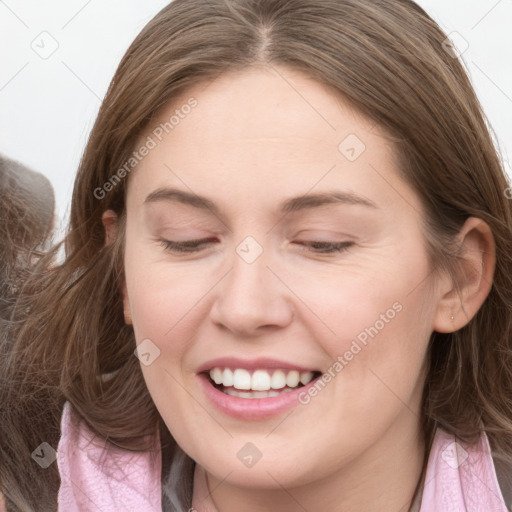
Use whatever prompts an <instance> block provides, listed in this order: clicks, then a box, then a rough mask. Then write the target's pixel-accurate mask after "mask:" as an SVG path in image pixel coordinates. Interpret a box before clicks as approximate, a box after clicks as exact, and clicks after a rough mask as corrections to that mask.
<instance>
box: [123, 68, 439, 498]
mask: <svg viewBox="0 0 512 512" xmlns="http://www.w3.org/2000/svg"><path fill="white" fill-rule="evenodd" d="M191 98H194V99H193V100H191ZM184 105H193V107H191V108H188V107H183V106H184ZM176 110H177V111H178V112H176ZM172 115H174V116H175V117H174V120H173V121H171V122H172V123H173V124H172V126H171V124H167V125H165V123H166V122H169V119H170V118H171V116H172ZM160 123H162V125H160ZM162 127H165V129H164V128H162ZM158 128H160V129H158ZM166 132H168V133H166ZM157 134H158V135H157ZM148 136H149V137H150V138H151V139H152V140H153V142H149V139H148ZM160 139H161V140H160ZM142 144H146V145H147V147H149V150H148V151H147V155H146V156H144V157H143V158H142V159H141V161H140V163H139V164H138V166H137V168H136V169H135V170H134V171H133V173H132V175H131V176H130V177H129V187H128V194H127V224H126V253H125V254H126V255H125V270H126V292H125V311H129V317H130V316H131V320H132V322H133V326H134V331H135V336H136V340H137V344H141V343H142V345H141V347H140V349H139V354H140V359H141V368H142V371H143V374H144V378H145V381H146V383H147V387H148V389H149V392H150V393H151V396H152V398H153V400H154V402H155V405H156V407H157V408H158V410H159V412H160V414H161V416H162V417H163V419H164V421H165V423H166V424H167V426H168V428H169V430H170V432H171V433H172V435H173V436H174V437H175V439H176V440H177V442H178V443H179V444H180V445H181V447H182V448H183V449H184V450H185V451H186V452H187V453H188V454H189V455H190V456H191V457H192V458H193V459H194V460H196V461H197V462H198V463H199V464H201V465H202V466H203V467H204V468H205V469H206V470H207V471H208V472H209V473H210V474H211V475H213V476H214V477H215V478H217V479H219V480H222V479H224V478H226V480H225V481H226V482H229V483H231V484H234V485H241V486H246V487H251V486H253V487H260V488H267V489H270V488H278V487H279V486H283V487H292V486H295V485H303V484H308V483H311V482H314V481H316V480H318V479H321V478H326V477H328V476H329V475H332V474H334V473H336V472H340V471H344V470H345V469H347V470H348V468H351V469H354V468H357V467H361V466H362V465H364V464H366V467H368V464H367V463H368V461H370V460H371V461H375V460H380V458H382V457H388V456H390V455H391V454H392V453H396V451H397V450H398V451H400V450H407V449H408V447H409V446H410V444H411V442H415V443H418V441H417V439H418V438H417V437H415V436H417V434H418V432H419V423H420V412H419V411H420V402H421V394H422V388H423V382H424V363H425V359H426V349H427V344H428V340H429V336H430V334H431V332H432V331H433V330H434V329H435V317H436V310H437V306H438V301H439V296H440V292H438V291H437V290H438V287H437V286H435V284H436V283H435V282H433V274H432V272H431V269H430V268H429V265H428V261H427V253H426V248H425V243H424V238H423V235H422V228H421V221H422V215H423V213H422V206H421V204H420V201H419V198H418V196H417V194H415V193H414V192H413V190H412V189H410V188H409V187H408V186H407V185H406V183H404V182H403V181H402V180H401V179H400V178H399V176H398V173H397V163H396V160H395V155H394V153H393V148H392V146H391V143H390V142H389V141H388V140H387V139H386V138H385V137H384V135H383V133H382V131H381V130H380V129H379V128H378V126H376V125H375V124H374V123H372V122H369V121H368V120H366V119H365V118H363V117H361V116H360V115H359V114H358V113H357V112H356V111H354V110H352V109H351V108H350V107H349V106H348V105H347V104H345V103H344V102H343V101H342V100H341V99H339V98H338V97H336V96H335V95H334V93H333V92H330V91H329V90H328V89H326V88H325V87H324V86H322V85H321V84H319V83H317V82H316V81H313V80H311V79H309V78H308V77H307V76H305V75H303V74H301V73H299V72H296V71H293V70H291V69H289V68H286V67H282V66H281V67H277V68H275V70H265V69H263V68H259V69H256V68H252V69H249V70H246V71H243V72H236V73H228V74H223V75H221V76H220V78H217V79H216V80H215V81H213V82H211V83H209V84H208V85H205V84H201V85H200V86H195V87H194V88H191V89H189V90H188V91H186V93H184V94H183V95H182V96H181V97H180V98H179V99H177V100H176V101H174V102H173V104H172V105H170V106H169V107H168V108H166V109H165V111H164V112H163V113H162V115H161V116H160V118H159V119H158V121H157V122H155V123H154V126H153V125H152V126H151V127H150V128H149V130H148V132H147V133H146V134H145V135H144V136H143V137H141V139H140V144H139V145H142ZM153 146H154V147H153ZM137 147H138V146H137ZM143 152H145V151H143ZM194 240H203V243H202V244H199V245H198V244H196V246H194V244H193V243H192V244H189V245H188V246H187V245H185V246H181V249H182V250H183V251H184V252H179V251H178V250H177V249H176V248H175V246H172V245H168V246H166V244H167V242H168V241H172V242H176V243H185V242H187V241H194ZM311 374H313V375H311ZM322 374H323V376H322ZM312 377H313V380H310V379H311V378H312ZM212 378H213V379H215V380H216V381H217V385H215V384H214V383H213V381H212ZM301 379H302V382H301ZM302 383H306V385H303V384H302ZM298 386H300V387H298ZM251 390H252V391H251ZM365 461H366V462H365Z"/></svg>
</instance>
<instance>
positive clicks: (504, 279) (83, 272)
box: [1, 0, 512, 510]
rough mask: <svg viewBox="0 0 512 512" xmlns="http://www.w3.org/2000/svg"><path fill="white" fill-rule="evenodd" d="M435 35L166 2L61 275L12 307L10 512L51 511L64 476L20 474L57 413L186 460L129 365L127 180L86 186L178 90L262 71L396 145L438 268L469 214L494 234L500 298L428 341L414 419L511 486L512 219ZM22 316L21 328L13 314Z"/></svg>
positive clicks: (390, 5) (488, 151) (298, 0)
mask: <svg viewBox="0 0 512 512" xmlns="http://www.w3.org/2000/svg"><path fill="white" fill-rule="evenodd" d="M445 39H446V35H445V34H444V33H443V32H442V30H441V29H440V28H439V27H438V25H437V24H436V23H435V22H434V21H433V20H432V19H431V18H430V17H429V16H428V15H427V14H426V13H425V12H424V11H423V10H422V9H421V8H420V7H418V6H417V5H416V4H415V3H414V2H412V1H411V0H386V1H382V0H174V1H173V2H172V3H171V4H169V5H168V6H167V7H165V8H164V9H162V10H161V11H160V12H159V13H158V14H157V16H155V18H153V20H151V21H150V22H149V23H148V24H147V25H146V27H145V28H144V29H143V30H142V32H141V33H140V34H139V35H138V36H137V38H136V39H135V41H134V42H133V43H132V45H131V46H130V48H129V49H128V51H127V52H126V54H125V56H124V57H123V59H122V61H121V63H120V65H119V67H118V69H117V71H116V73H115V76H114V78H113V80H112V82H111V84H110V87H109V90H108V92H107V95H106V97H105V99H104V101H103V104H102V106H101V109H100V112H99V115H98V117H97V120H96V122H95V124H94V127H93V130H92V132H91V135H90V138H89V141H88V144H87V147H86V150H85V153H84V155H83V158H82V161H81V163H80V167H79V170H78V174H77V177H76V181H75V187H74V191H73V200H72V206H71V224H70V228H69V232H68V234H67V236H66V238H65V249H66V258H65V261H63V262H61V263H58V264H57V263H56V262H55V255H56V254H57V250H58V248H55V249H54V250H53V251H52V252H50V253H49V254H48V256H47V258H46V259H45V260H44V261H42V262H41V264H40V265H38V267H37V272H36V276H34V277H33V278H32V279H31V280H30V281H29V282H28V283H27V286H26V287H25V288H24V291H23V293H22V294H21V296H20V299H19V308H18V310H17V311H18V313H17V314H18V317H19V318H24V320H23V323H17V324H16V325H17V331H16V339H15V344H14V350H13V351H12V353H11V354H10V355H9V357H8V358H6V361H7V362H6V363H5V364H6V365H9V366H7V367H6V368H5V369H4V370H3V375H4V376H5V377H4V378H5V379H7V383H8V386H9V388H10V390H11V391H10V393H8V400H7V401H6V402H5V403H6V407H8V408H11V409H12V410H13V411H17V412H16V414H18V412H19V417H20V418H22V417H30V418H31V421H30V424H26V425H22V428H21V429H20V425H19V424H18V425H16V424H11V426H10V431H9V432H7V433H6V434H4V435H7V439H8V440H9V442H7V441H4V440H2V453H1V464H2V468H1V470H2V473H1V474H2V478H3V479H4V484H5V487H4V493H5V494H6V496H7V499H8V501H9V503H12V504H14V503H15V505H16V507H13V508H12V510H31V507H32V508H34V507H35V508H37V509H38V510H42V508H41V496H44V497H45V499H46V501H45V502H44V503H45V506H46V508H45V510H46V509H50V508H51V507H55V496H56V493H57V482H58V475H57V468H56V465H55V464H54V465H52V466H50V468H48V469H46V470H41V469H40V468H38V467H36V465H35V464H32V465H31V464H29V463H30V462H31V461H30V452H31V451H32V450H33V449H34V448H35V446H34V444H36V443H37V440H36V438H37V437H38V436H37V435H36V433H39V442H40V441H42V440H53V443H56V442H57V437H56V429H57V430H58V424H59V421H60V413H61V410H62V405H63V402H64V400H69V401H70V402H71V404H72V406H73V408H74V409H75V410H76V411H77V412H78V413H79V414H81V415H82V416H83V417H84V418H85V419H86V421H87V423H88V424H89V426H90V427H91V428H92V429H94V430H95V431H96V432H97V433H98V434H99V435H101V436H103V437H105V438H109V439H110V440H111V441H112V442H114V443H116V444H118V445H120V446H123V447H125V448H126V449H132V450H146V449H148V446H146V445H145V444H144V443H143V437H142V436H143V435H145V434H146V433H147V432H149V431H151V429H152V427H154V426H155V424H157V425H158V427H159V428H160V431H161V439H162V449H163V450H164V453H165V454H167V455H169V456H165V457H163V462H164V468H163V470H162V479H165V478H166V473H168V469H169V468H168V467H167V466H166V465H165V464H166V462H167V461H168V460H170V459H171V457H180V458H182V459H184V460H185V461H186V460H188V461H189V462H190V459H188V458H187V457H186V456H184V455H183V452H182V451H181V450H180V448H179V447H177V446H176V444H175V442H174V441H173V440H172V438H171V436H170V434H169V432H168V430H167V428H166V427H165V424H164V423H163V420H162V419H161V417H160V415H159V413H158V411H157V410H156V408H155V405H154V404H153V402H152V400H151V397H150V395H149V392H148V390H147V388H146V386H145V383H144V380H143V377H142V372H141V370H140V366H139V362H138V360H137V358H136V357H134V355H133V350H134V348H135V339H134V334H133V329H132V328H131V327H130V326H127V325H125V323H124V318H123V309H122V303H121V293H120V283H121V281H122V279H123V267H122V261H123V228H122V226H123V222H124V218H125V217H124V215H125V202H124V201H125V191H126V182H127V179H125V180H121V181H120V182H119V183H118V184H117V185H116V186H115V187H114V188H113V189H112V190H111V191H110V192H108V193H107V194H106V195H105V197H104V198H102V199H100V200H99V199H97V198H96V197H95V195H94V191H95V190H96V189H98V188H102V187H103V186H104V184H105V183H106V182H107V181H108V180H109V179H110V178H111V176H112V175H113V174H114V173H115V172H116V171H117V170H118V169H119V168H121V167H122V166H123V164H124V163H125V162H126V161H127V160H128V159H129V158H130V156H131V154H132V152H133V151H134V149H135V143H136V141H137V139H138V138H139V137H140V136H141V135H142V134H143V133H144V131H145V130H147V129H148V128H149V127H150V121H151V119H153V118H154V117H155V116H156V115H157V113H158V112H159V111H160V110H161V109H162V108H163V107H164V106H165V105H167V104H168V103H169V102H170V101H172V100H173V98H175V97H176V96H177V95H178V94H180V93H181V92H182V91H183V90H186V88H187V87H188V86H191V85H193V84H196V83H199V82H202V81H207V80H210V79H213V78H215V77H216V76H218V75H220V74H221V73H223V72H225V71H228V70H229V71H233V70H241V69H243V68H245V67H247V66H252V65H256V64H258V63H263V64H267V65H273V64H280V65H286V66H290V67H292V68H294V69H297V70H299V71H302V72H304V73H306V74H308V75H309V76H310V77H312V78H313V79H316V80H318V81H319V82H321V83H323V84H325V85H326V86H329V87H332V88H334V90H336V91H338V92H339V94H340V96H341V97H342V98H343V99H344V100H345V101H347V102H349V103H350V104H351V105H352V106H353V107H355V108H356V109H358V110H359V111H360V112H362V113H363V114H364V115H366V116H367V117H369V118H371V119H373V120H374V121H375V122H376V123H378V124H379V125H380V126H381V127H383V128H384V129H385V130H386V131H387V132H388V133H389V134H390V136H391V137H392V138H393V141H394V145H395V148H396V152H397V154H398V155H399V157H400V160H401V167H400V169H399V171H400V173H401V175H402V176H403V178H404V179H405V180H406V181H407V182H408V183H410V184H411V185H412V186H413V187H414V189H415V190H416V192H417V193H418V195H419V197H420V198H421V200H422V202H423V204H424V206H425V209H426V212H427V215H426V219H425V238H426V241H427V245H428V250H429V256H430V258H431V261H432V264H433V269H438V270H447V271H449V272H451V273H452V275H454V276H455V277H457V276H459V272H460V270H459V268H458V265H457V263H458V261H459V256H460V255H459V253H458V252H457V248H456V247H454V244H453V239H454V235H455V234H457V233H458V231H459V229H460V227H461V226H462V223H463V222H464V220H465V219H467V218H468V217H470V216H474V217H478V218H481V219H483V220H484V221H485V222H487V223H488V224H489V226H490V227H491V229H492V232H493V235H494V239H495V243H496V259H497V261H496V268H495V275H494V282H493V285H492V289H491V291H490V293H489V295H488V297H487V299H486V300H485V302H484V304H483V305H482V307H481V308H480V310H479V311H478V313H477V314H476V316H475V317H474V318H473V319H472V320H471V321H470V322H469V323H468V324H467V325H466V326H465V327H463V328H462V329H460V330H458V331H456V332H454V333H450V334H440V333H437V332H434V333H432V336H431V340H430V348H429V372H428V376H427V380H426V384H425V389H424V397H423V413H424V431H425V436H426V439H427V440H428V439H431V436H432V432H433V427H434V425H435V424H439V425H441V426H442V427H443V428H444V429H446V430H447V431H449V432H451V433H453V434H455V435H456V436H458V437H459V438H461V439H463V440H468V441H470V442H471V441H474V440H475V439H476V436H477V435H478V433H479V432H480V431H481V429H482V428H484V429H485V431H486V432H487V434H488V436H489V439H490V442H491V446H492V448H493V455H494V456H495V460H496V461H497V469H498V470H499V474H500V475H501V476H500V478H501V479H502V481H503V479H504V478H505V471H504V469H505V468H508V467H512V455H511V454H512V396H511V395H512V348H511V332H512V210H511V205H510V201H508V200H507V198H506V197H505V194H504V191H505V189H506V188H507V187H508V183H507V179H506V176H505V173H504V171H503V167H502V164H501V162H500V159H499V156H498V154H497V150H496V148H495V146H494V144H493V140H492V138H491V135H490V129H489V127H488V126H487V125H486V121H485V116H484V114H483V112H482V108H481V106H480V104H479V101H478V99H477V97H476V96H475V93H474V91H473V89H472V86H471V84H470V81H469V79H468V77H467V75H466V73H465V71H464V68H463V66H462V64H461V62H459V60H458V59H456V58H453V57H452V55H450V54H449V53H447V52H445V51H444V49H443V45H442V43H443V41H444V40H445ZM183 122H186V120H184V121H183ZM128 179H129V178H128ZM110 208H111V209H113V210H115V211H116V212H117V213H118V215H119V218H120V221H121V229H120V231H119V233H120V236H119V238H118V239H117V241H116V242H115V243H114V244H113V245H109V246H106V245H105V235H104V229H103V226H102V222H101V215H102V212H103V211H105V210H107V209H110ZM49 304H50V305H51V307H48V305H49ZM27 309H28V310H29V311H30V316H28V317H23V313H24V312H25V311H27ZM15 320H16V319H15ZM105 373H109V374H111V375H110V378H109V379H108V380H105V379H103V378H102V377H101V375H102V374H105ZM41 390H44V391H41ZM3 406H4V405H3ZM42 411H44V412H45V415H44V416H41V419H39V416H37V415H38V414H41V412H42ZM16 414H14V413H13V415H12V418H16V417H17V416H16ZM43 420H44V421H43ZM6 428H7V427H6ZM18 431H21V434H18ZM49 442H50V441H49ZM30 443H31V444H30ZM8 444H9V445H10V446H7V445H8ZM37 444H38V443H37ZM37 444H36V446H37ZM50 444H51V442H50ZM9 457H10V459H9ZM187 467H188V469H187V471H185V472H184V473H183V474H182V475H181V476H179V477H177V481H176V482H175V486H176V489H177V491H176V492H177V493H178V494H179V495H180V496H181V499H182V507H183V509H186V508H187V507H188V506H190V478H191V472H190V468H191V467H192V466H191V465H190V464H189V465H188V466H187ZM45 490H48V492H45ZM36 505H37V506H36ZM165 507H168V509H169V510H171V509H172V510H179V506H176V507H175V506H171V505H168V504H164V509H166V508H165Z"/></svg>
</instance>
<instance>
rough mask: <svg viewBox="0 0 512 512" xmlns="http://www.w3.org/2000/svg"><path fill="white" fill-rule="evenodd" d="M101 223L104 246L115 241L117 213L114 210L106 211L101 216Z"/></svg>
mask: <svg viewBox="0 0 512 512" xmlns="http://www.w3.org/2000/svg"><path fill="white" fill-rule="evenodd" d="M101 222H102V223H103V227H104V229H105V245H109V244H111V243H113V242H114V240H115V239H116V233H117V213H116V212H115V211H114V210H106V211H104V212H103V215H102V216H101Z"/></svg>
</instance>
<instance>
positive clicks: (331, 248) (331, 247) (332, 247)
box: [161, 238, 354, 254]
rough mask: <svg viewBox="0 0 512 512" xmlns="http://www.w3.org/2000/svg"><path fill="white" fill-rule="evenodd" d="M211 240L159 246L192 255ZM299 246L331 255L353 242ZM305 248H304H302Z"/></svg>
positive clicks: (302, 243)
mask: <svg viewBox="0 0 512 512" xmlns="http://www.w3.org/2000/svg"><path fill="white" fill-rule="evenodd" d="M212 240H214V239H212V238H203V239H198V240H185V241H184V242H174V241H172V240H162V241H161V245H163V246H164V248H165V249H166V250H167V251H170V252H174V253H193V252H199V251H201V250H202V248H204V247H201V246H205V245H209V244H210V243H212ZM299 245H301V246H302V247H303V250H308V251H311V252H315V253H319V254H332V253H342V252H345V251H347V250H348V249H349V248H350V247H351V246H352V245H354V242H349V241H344V242H324V241H310V242H300V243H299ZM304 247H305V248H304Z"/></svg>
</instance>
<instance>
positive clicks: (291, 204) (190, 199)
mask: <svg viewBox="0 0 512 512" xmlns="http://www.w3.org/2000/svg"><path fill="white" fill-rule="evenodd" d="M159 201H174V202H178V203H182V204H186V205H188V206H192V207H194V208H198V209H200V210H210V211H211V212H212V213H213V214H215V215H218V216H220V215H221V212H220V209H219V207H218V206H217V205H216V204H215V203H214V202H213V201H212V200H211V199H208V198H207V197H203V196H198V195H197V194H194V193H191V192H186V191H184V190H179V189H176V188H158V189H156V190H154V191H153V192H151V193H150V194H148V196H147V197H146V199H145V200H144V204H151V203H156V202H159ZM330 204H345V205H361V206H366V207H368V208H374V209H379V207H378V206H377V205H376V204H375V203H374V202H373V201H372V200H370V199H368V198H367V197H363V196H360V195H357V194H355V193H353V192H344V191H340V190H332V191H328V192H321V193H317V194H305V195H302V196H297V197H292V198H290V199H286V200H285V201H283V202H282V203H281V205H280V206H279V212H280V213H281V214H288V213H295V212H298V211H302V210H307V209H311V208H318V207H320V206H326V205H330Z"/></svg>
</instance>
